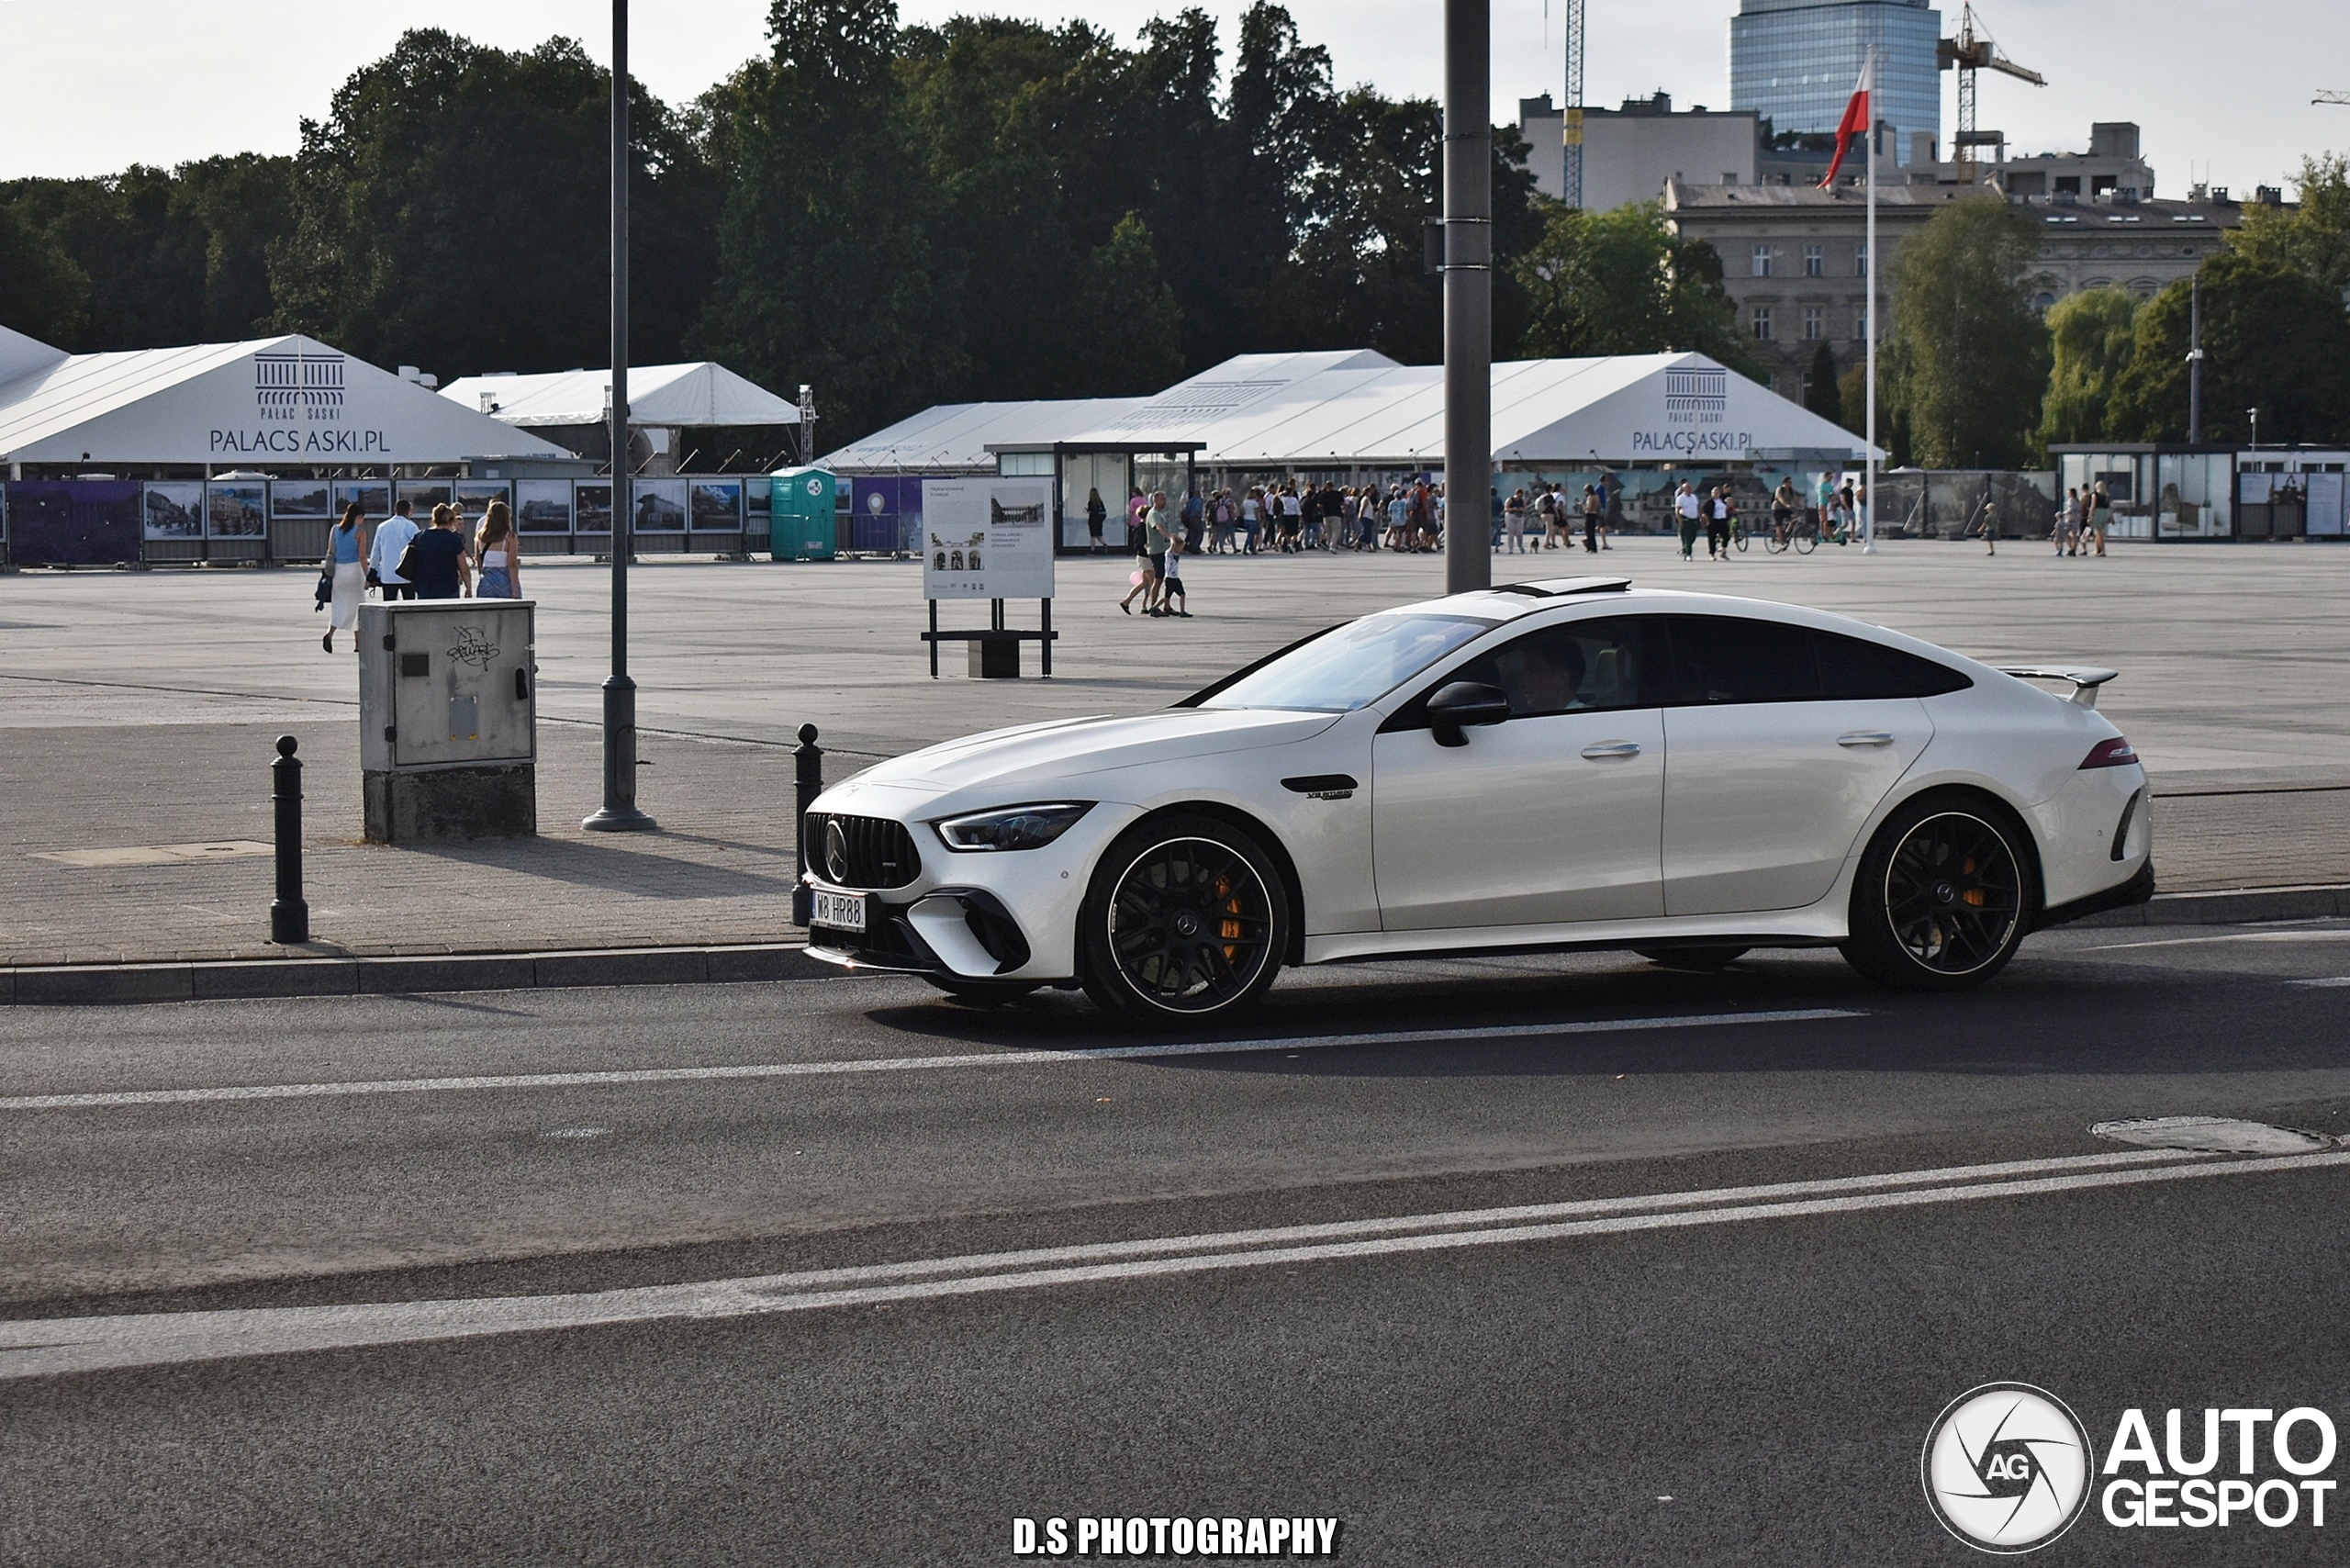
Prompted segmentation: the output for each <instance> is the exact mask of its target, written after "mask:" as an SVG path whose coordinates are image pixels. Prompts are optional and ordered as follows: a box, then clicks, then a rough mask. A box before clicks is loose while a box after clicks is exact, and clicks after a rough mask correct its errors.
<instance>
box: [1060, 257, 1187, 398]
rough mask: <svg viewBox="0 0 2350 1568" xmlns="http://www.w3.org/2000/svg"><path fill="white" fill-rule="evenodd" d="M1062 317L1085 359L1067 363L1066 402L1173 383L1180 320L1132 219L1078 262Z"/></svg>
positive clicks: (1178, 363) (1179, 366)
mask: <svg viewBox="0 0 2350 1568" xmlns="http://www.w3.org/2000/svg"><path fill="white" fill-rule="evenodd" d="M1069 317H1070V320H1071V324H1072V325H1073V327H1074V328H1075V336H1076V338H1077V339H1078V341H1079V342H1081V343H1082V344H1083V345H1085V346H1086V347H1088V348H1090V349H1091V350H1092V351H1093V352H1092V353H1089V354H1085V355H1082V356H1072V359H1071V364H1070V369H1071V372H1072V374H1073V375H1074V376H1075V377H1076V380H1075V384H1074V385H1072V386H1070V387H1069V394H1070V395H1071V396H1074V397H1080V398H1099V397H1111V396H1116V395H1119V394H1122V393H1133V392H1137V391H1156V390H1158V388H1159V387H1161V386H1166V385H1167V384H1168V383H1169V382H1171V381H1175V380H1179V379H1181V375H1182V374H1183V313H1182V310H1181V308H1180V307H1178V306H1177V305H1176V303H1175V291H1174V290H1173V289H1171V288H1169V286H1167V280H1166V278H1165V277H1164V276H1162V275H1161V274H1160V273H1159V269H1158V252H1157V251H1155V250H1153V249H1152V247H1151V242H1150V229H1149V226H1148V225H1147V224H1145V223H1144V222H1143V220H1142V218H1141V215H1140V214H1138V213H1132V212H1130V213H1128V214H1126V216H1125V217H1124V218H1120V219H1119V220H1118V226H1117V228H1115V229H1113V230H1111V231H1110V240H1109V242H1108V243H1107V244H1104V245H1101V246H1098V247H1096V248H1095V250H1094V252H1093V253H1092V254H1091V256H1089V257H1088V258H1086V264H1085V278H1084V282H1083V284H1082V286H1080V288H1079V290H1078V293H1077V297H1076V299H1075V300H1074V302H1073V308H1071V309H1070V311H1069Z"/></svg>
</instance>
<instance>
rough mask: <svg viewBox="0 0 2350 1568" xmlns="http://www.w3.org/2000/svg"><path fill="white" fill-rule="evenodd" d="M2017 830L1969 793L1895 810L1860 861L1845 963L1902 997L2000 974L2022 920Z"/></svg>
mask: <svg viewBox="0 0 2350 1568" xmlns="http://www.w3.org/2000/svg"><path fill="white" fill-rule="evenodd" d="M2021 833H2022V830H2021V829H2020V827H2019V826H2018V825H2017V824H2016V823H2014V821H2013V820H2012V819H2011V818H2009V816H2008V814H2007V813H2006V812H2001V811H1998V810H1997V809H1995V808H1993V807H1991V806H1989V805H1986V804H1985V803H1984V802H1982V801H1977V800H1975V799H1973V798H1971V797H1967V796H1962V795H1947V794H1945V795H1927V796H1921V797H1919V799H1918V800H1915V801H1910V802H1908V804H1906V805H1904V806H1903V807H1901V809H1900V810H1898V811H1897V812H1894V813H1893V815H1892V816H1891V817H1889V818H1888V819H1886V823H1885V825H1884V826H1883V827H1881V828H1879V829H1878V830H1877V834H1876V836H1875V837H1874V839H1872V840H1871V841H1870V842H1869V847H1868V851H1867V853H1865V854H1864V855H1863V856H1862V857H1861V867H1860V875H1859V876H1858V878H1856V879H1855V880H1854V882H1853V884H1852V935H1851V937H1850V939H1849V940H1847V941H1846V942H1845V943H1844V945H1843V954H1844V958H1845V959H1846V960H1847V961H1848V962H1850V963H1851V964H1852V967H1853V968H1854V969H1858V970H1860V971H1861V973H1863V974H1864V975H1866V976H1867V977H1868V978H1869V979H1871V980H1875V981H1877V982H1878V983H1879V984H1881V985H1889V986H1895V987H1897V988H1899V989H1901V990H1904V991H1964V990H1966V989H1967V988H1968V987H1970V986H1977V985H1980V984H1982V983H1983V982H1984V981H1985V980H1989V979H1990V978H1991V977H1992V976H1993V975H1995V974H1997V973H1998V972H1999V970H2000V969H2003V968H2005V967H2006V965H2007V962H2008V960H2009V958H2013V957H2015V952H2016V948H2017V947H2018V946H2020V945H2021V943H2022V941H2023V937H2024V931H2025V928H2026V926H2027V925H2028V924H2029V923H2030V916H2031V897H2032V889H2033V883H2032V880H2031V863H2030V861H2029V859H2028V858H2027V856H2026V852H2025V849H2024V846H2023V844H2022V841H2021Z"/></svg>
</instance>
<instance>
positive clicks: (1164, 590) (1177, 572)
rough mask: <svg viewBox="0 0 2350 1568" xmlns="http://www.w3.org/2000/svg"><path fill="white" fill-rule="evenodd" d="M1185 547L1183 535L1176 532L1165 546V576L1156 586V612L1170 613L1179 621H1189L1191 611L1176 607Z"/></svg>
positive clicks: (1180, 585)
mask: <svg viewBox="0 0 2350 1568" xmlns="http://www.w3.org/2000/svg"><path fill="white" fill-rule="evenodd" d="M1186 548H1187V546H1186V545H1185V543H1184V541H1183V536H1182V535H1181V534H1180V533H1179V534H1177V535H1176V536H1175V537H1174V539H1173V540H1172V541H1170V542H1169V544H1168V546H1167V576H1166V578H1165V579H1164V580H1163V581H1162V582H1161V583H1160V584H1159V586H1158V613H1159V614H1161V615H1172V616H1174V617H1175V618H1176V619H1177V620H1179V621H1189V620H1190V619H1191V618H1192V612H1191V610H1188V609H1178V608H1176V607H1177V606H1179V605H1181V604H1183V603H1185V600H1184V598H1183V552H1184V550H1185V549H1186Z"/></svg>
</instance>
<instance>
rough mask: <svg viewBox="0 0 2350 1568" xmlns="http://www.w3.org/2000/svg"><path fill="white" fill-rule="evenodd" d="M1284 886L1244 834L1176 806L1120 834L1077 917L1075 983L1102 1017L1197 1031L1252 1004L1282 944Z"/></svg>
mask: <svg viewBox="0 0 2350 1568" xmlns="http://www.w3.org/2000/svg"><path fill="white" fill-rule="evenodd" d="M1293 918H1294V917H1293V915H1292V912H1291V910H1290V905H1289V893H1288V890H1287V888H1286V887H1285V886H1284V884H1283V883H1282V881H1281V873H1280V871H1279V870H1278V869H1277V868H1275V866H1274V864H1273V859H1272V857H1271V856H1270V855H1269V854H1267V853H1266V851H1265V849H1264V846H1262V845H1260V844H1259V842H1258V841H1257V839H1256V838H1255V837H1254V836H1253V835H1251V834H1248V833H1247V832H1245V831H1243V830H1242V829H1239V828H1237V827H1234V826H1233V825H1231V824H1230V823H1225V822H1222V821H1220V820H1218V819H1216V818H1214V817H1209V816H1203V815H1198V814H1195V813H1192V812H1172V813H1169V815H1166V816H1163V817H1158V818H1154V819H1152V820H1150V821H1148V822H1145V823H1139V824H1137V825H1136V827H1134V828H1132V829H1130V830H1129V831H1127V832H1126V833H1125V834H1121V835H1120V836H1119V838H1118V839H1117V841H1116V842H1115V843H1113V844H1112V845H1111V846H1110V847H1109V849H1108V850H1107V851H1105V852H1104V853H1103V855H1102V858H1101V861H1100V862H1099V863H1098V864H1097V865H1096V866H1095V867H1094V869H1093V879H1092V882H1091V885H1090V886H1089V887H1088V888H1087V890H1086V895H1085V902H1084V904H1083V906H1082V907H1081V908H1080V911H1079V913H1078V932H1077V950H1078V958H1079V979H1080V980H1082V981H1083V982H1084V986H1085V993H1086V995H1088V996H1090V997H1091V998H1092V999H1093V1002H1094V1005H1096V1006H1098V1007H1100V1008H1101V1009H1102V1011H1104V1012H1106V1013H1112V1014H1118V1015H1120V1016H1122V1017H1125V1018H1128V1019H1131V1020H1133V1021H1134V1022H1136V1023H1137V1024H1143V1025H1149V1026H1151V1027H1154V1028H1199V1027H1204V1026H1207V1025H1213V1024H1220V1023H1222V1022H1224V1021H1225V1019H1227V1018H1231V1017H1234V1016H1236V1015H1237V1014H1242V1013H1245V1012H1246V1011H1248V1007H1249V1006H1250V1004H1252V1003H1253V1002H1256V1001H1257V999H1258V998H1259V997H1260V996H1262V995H1263V994H1264V993H1265V991H1266V990H1267V989H1268V988H1269V987H1270V986H1271V985H1272V983H1273V977H1274V976H1275V975H1276V974H1278V973H1280V971H1281V957H1282V955H1283V954H1285V953H1286V952H1287V951H1288V950H1289V937H1290V930H1291V922H1292V919H1293Z"/></svg>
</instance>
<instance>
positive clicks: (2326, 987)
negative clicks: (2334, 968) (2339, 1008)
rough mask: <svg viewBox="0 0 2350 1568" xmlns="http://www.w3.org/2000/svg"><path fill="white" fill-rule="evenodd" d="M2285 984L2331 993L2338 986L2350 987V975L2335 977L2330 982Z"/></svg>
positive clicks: (2309, 981) (2290, 981)
mask: <svg viewBox="0 0 2350 1568" xmlns="http://www.w3.org/2000/svg"><path fill="white" fill-rule="evenodd" d="M2285 983H2286V984H2287V985H2300V986H2307V987H2309V988H2310V989H2311V990H2312V991H2330V990H2333V989H2334V988H2335V987H2338V986H2345V985H2350V975H2335V976H2333V978H2332V979H2330V980H2287V981H2286V982H2285Z"/></svg>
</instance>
